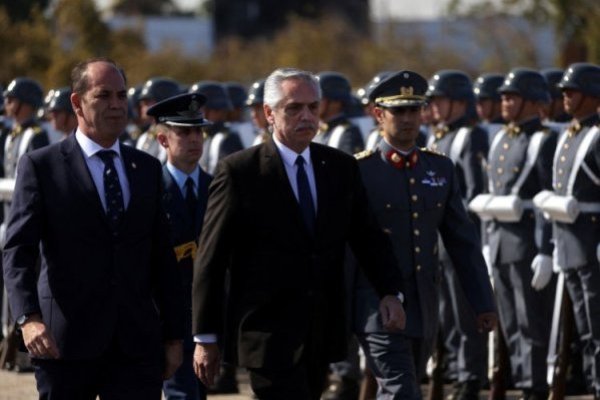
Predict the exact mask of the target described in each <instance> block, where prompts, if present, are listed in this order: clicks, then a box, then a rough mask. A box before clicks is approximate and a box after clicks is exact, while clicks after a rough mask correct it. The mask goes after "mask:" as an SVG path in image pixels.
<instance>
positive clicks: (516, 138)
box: [488, 118, 557, 264]
mask: <svg viewBox="0 0 600 400" xmlns="http://www.w3.org/2000/svg"><path fill="white" fill-rule="evenodd" d="M516 129H517V130H518V132H509V131H508V128H506V129H504V130H501V131H500V132H498V134H497V135H496V137H495V138H494V142H493V143H492V147H491V149H490V154H489V156H488V177H489V190H490V192H491V193H493V194H495V195H501V196H502V195H510V194H518V196H519V198H520V199H521V200H525V201H531V199H532V198H533V197H534V196H535V195H536V194H538V193H539V192H541V191H542V190H551V188H552V158H553V155H554V150H555V148H556V138H557V134H556V132H554V131H551V130H549V129H548V128H545V127H544V126H543V125H542V123H541V121H540V120H539V118H534V119H531V120H529V121H527V122H525V123H523V124H522V125H520V126H519V127H517V128H516ZM536 132H542V133H543V134H542V138H541V142H540V143H539V153H538V155H537V157H536V158H535V160H534V162H535V163H534V164H533V167H532V169H531V171H530V172H529V174H528V175H527V178H526V179H525V181H524V182H523V184H522V185H521V187H520V189H519V191H518V193H512V191H513V186H514V185H515V183H516V182H517V180H518V179H519V177H520V176H521V172H522V171H523V169H524V165H525V163H526V160H527V158H528V156H527V153H528V148H529V145H530V142H531V141H532V137H533V135H534V134H535V133H536ZM488 233H489V237H488V241H489V245H490V257H491V260H492V262H494V263H499V264H508V263H516V262H519V261H524V260H529V259H532V258H533V257H534V256H535V255H536V254H537V253H541V254H545V255H551V254H552V242H551V237H552V225H551V224H550V223H549V222H548V221H547V220H545V219H544V218H543V215H542V214H541V213H540V212H537V211H534V210H533V207H532V206H531V205H529V206H527V207H525V210H524V212H523V216H522V217H521V220H520V221H519V222H516V223H512V222H500V221H496V220H494V221H492V222H491V223H490V224H489V226H488Z"/></svg>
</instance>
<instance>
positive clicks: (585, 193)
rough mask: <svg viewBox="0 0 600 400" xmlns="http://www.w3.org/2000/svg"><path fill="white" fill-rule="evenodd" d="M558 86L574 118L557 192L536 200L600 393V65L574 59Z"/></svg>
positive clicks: (562, 141) (559, 155)
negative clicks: (548, 225) (550, 230)
mask: <svg viewBox="0 0 600 400" xmlns="http://www.w3.org/2000/svg"><path fill="white" fill-rule="evenodd" d="M558 87H559V88H560V89H561V90H562V94H563V99H564V106H565V111H566V112H567V113H569V114H570V115H571V116H572V117H573V119H572V120H571V122H570V125H569V127H568V128H567V129H566V130H565V131H564V132H563V133H562V134H561V136H560V138H559V140H558V145H557V147H556V153H555V155H554V166H553V178H552V186H553V193H552V196H549V198H548V199H546V200H545V201H539V202H538V201H536V205H539V206H540V208H541V209H542V210H543V211H544V212H545V213H546V215H547V216H548V217H550V218H551V219H552V220H553V225H554V235H553V237H554V242H555V246H556V247H555V253H554V263H555V265H556V266H557V267H558V268H559V269H560V271H561V272H562V273H563V274H564V281H565V286H566V288H567V290H568V293H569V297H570V298H571V301H572V303H573V314H574V317H575V324H576V326H577V332H578V333H579V340H580V341H581V342H582V344H583V360H584V361H583V364H584V373H585V375H586V380H587V383H588V385H589V387H590V389H591V392H592V393H593V394H594V398H600V319H598V315H600V239H599V238H600V133H599V130H600V128H599V126H600V119H599V117H598V107H600V66H598V65H595V64H590V63H575V64H571V65H570V66H569V67H568V68H567V70H566V71H565V73H564V75H563V77H562V79H561V81H560V83H559V84H558ZM536 200H538V199H537V198H536Z"/></svg>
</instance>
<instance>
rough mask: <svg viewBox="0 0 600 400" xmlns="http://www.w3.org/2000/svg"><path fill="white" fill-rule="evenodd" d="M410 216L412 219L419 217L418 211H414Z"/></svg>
mask: <svg viewBox="0 0 600 400" xmlns="http://www.w3.org/2000/svg"><path fill="white" fill-rule="evenodd" d="M412 217H413V219H417V218H419V213H418V212H416V211H415V212H414V213H413V215H412Z"/></svg>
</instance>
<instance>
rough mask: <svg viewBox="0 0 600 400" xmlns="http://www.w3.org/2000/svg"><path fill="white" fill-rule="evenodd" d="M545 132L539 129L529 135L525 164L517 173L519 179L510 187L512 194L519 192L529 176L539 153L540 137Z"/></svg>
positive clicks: (542, 137)
mask: <svg viewBox="0 0 600 400" xmlns="http://www.w3.org/2000/svg"><path fill="white" fill-rule="evenodd" d="M545 134H546V133H545V132H544V131H539V132H536V133H534V134H533V135H532V136H531V139H530V140H529V145H527V156H526V158H525V166H524V167H523V170H522V171H521V175H519V179H517V181H516V182H515V184H514V185H513V187H512V189H511V193H512V194H514V195H518V194H519V191H520V190H521V186H523V184H524V183H525V180H526V179H527V177H528V176H529V173H530V172H531V169H532V168H533V166H534V165H535V160H537V158H538V154H539V153H540V149H541V147H542V139H544V135H545Z"/></svg>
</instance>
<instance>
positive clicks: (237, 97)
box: [224, 82, 256, 149]
mask: <svg viewBox="0 0 600 400" xmlns="http://www.w3.org/2000/svg"><path fill="white" fill-rule="evenodd" d="M224 86H225V90H227V95H228V96H229V99H230V100H231V110H230V111H229V113H228V116H227V122H228V123H229V126H230V128H231V130H233V131H235V132H237V134H238V135H239V138H240V141H241V142H242V146H244V148H245V149H246V148H248V147H250V146H252V145H253V144H254V140H255V139H256V134H255V132H254V127H253V126H252V122H251V121H248V119H247V114H246V99H247V98H248V92H247V91H246V88H245V87H244V85H242V84H241V83H238V82H225V83H224Z"/></svg>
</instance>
